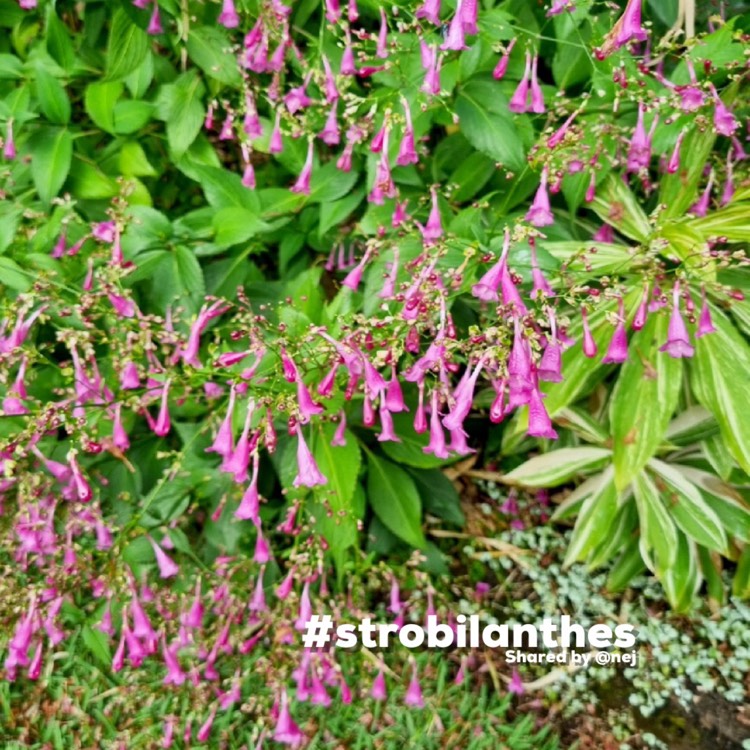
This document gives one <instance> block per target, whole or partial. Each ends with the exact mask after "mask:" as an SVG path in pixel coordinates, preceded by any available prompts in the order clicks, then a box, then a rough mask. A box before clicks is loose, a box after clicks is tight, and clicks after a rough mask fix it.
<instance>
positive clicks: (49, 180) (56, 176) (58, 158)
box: [30, 128, 73, 205]
mask: <svg viewBox="0 0 750 750" xmlns="http://www.w3.org/2000/svg"><path fill="white" fill-rule="evenodd" d="M30 141H31V148H32V149H33V153H34V158H33V159H32V161H31V176H32V177H33V179H34V185H35V186H36V189H37V192H38V193H39V197H40V198H41V199H42V203H44V204H45V205H49V204H50V202H51V201H52V199H53V198H54V197H55V196H56V195H57V194H58V193H59V192H60V188H61V187H62V186H63V183H64V182H65V180H66V178H67V176H68V172H70V163H71V160H72V158H73V136H71V134H70V133H69V132H68V131H67V130H63V129H62V128H40V129H39V130H37V131H36V132H35V133H34V134H33V135H32V136H31V139H30Z"/></svg>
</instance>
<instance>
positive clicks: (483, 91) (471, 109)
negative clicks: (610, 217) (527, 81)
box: [456, 78, 525, 172]
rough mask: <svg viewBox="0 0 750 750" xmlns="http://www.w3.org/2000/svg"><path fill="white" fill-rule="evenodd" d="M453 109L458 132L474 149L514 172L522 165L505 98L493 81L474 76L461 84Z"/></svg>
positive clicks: (522, 151) (521, 147)
mask: <svg viewBox="0 0 750 750" xmlns="http://www.w3.org/2000/svg"><path fill="white" fill-rule="evenodd" d="M456 112H457V114H458V117H459V120H460V123H461V124H460V127H461V132H462V133H463V134H464V135H465V136H466V138H467V139H468V140H469V142H470V143H471V145H472V146H474V148H476V149H477V150H478V151H481V152H482V153H483V154H486V155H487V156H490V157H491V158H493V159H494V160H495V161H496V162H499V163H501V164H502V165H503V166H504V167H505V168H506V169H510V170H511V171H514V172H518V171H520V170H521V169H522V168H523V166H524V164H525V154H524V148H523V144H522V142H521V139H520V137H519V135H518V129H517V128H516V127H515V126H514V122H513V114H512V113H511V111H510V110H509V109H508V99H507V98H506V97H505V95H504V94H503V93H502V91H501V90H500V89H499V88H498V85H497V82H496V81H492V80H485V79H480V78H477V79H473V80H470V81H468V82H467V83H466V84H465V85H463V86H461V88H460V91H459V94H458V97H457V98H456Z"/></svg>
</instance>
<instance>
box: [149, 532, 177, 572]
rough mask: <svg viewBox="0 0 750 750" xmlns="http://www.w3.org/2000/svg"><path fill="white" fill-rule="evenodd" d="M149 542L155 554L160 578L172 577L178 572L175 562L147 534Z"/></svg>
mask: <svg viewBox="0 0 750 750" xmlns="http://www.w3.org/2000/svg"><path fill="white" fill-rule="evenodd" d="M148 540H149V542H151V547H152V548H153V550H154V555H155V556H156V564H157V565H158V566H159V576H160V577H161V578H172V577H173V576H176V575H177V574H178V573H179V572H180V567H179V566H178V565H177V563H176V562H175V561H174V560H173V559H172V558H171V557H170V556H169V555H168V554H167V553H166V552H165V551H164V550H163V549H162V548H161V547H160V546H159V545H158V544H157V543H156V542H155V541H154V540H153V539H152V538H151V537H150V536H149V538H148Z"/></svg>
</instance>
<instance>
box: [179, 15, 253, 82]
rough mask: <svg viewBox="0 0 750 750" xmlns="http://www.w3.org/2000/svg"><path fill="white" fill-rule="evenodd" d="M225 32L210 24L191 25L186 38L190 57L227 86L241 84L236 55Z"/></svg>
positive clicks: (209, 74) (207, 73) (208, 73)
mask: <svg viewBox="0 0 750 750" xmlns="http://www.w3.org/2000/svg"><path fill="white" fill-rule="evenodd" d="M231 48H232V44H231V42H230V41H229V38H228V37H227V35H226V34H225V33H222V32H221V31H220V30H219V29H217V28H214V27H212V26H193V27H191V29H190V35H189V36H188V40H187V51H188V55H189V56H190V59H191V60H192V61H193V62H194V63H195V64H196V65H197V66H198V67H199V68H201V70H203V72H204V73H205V74H206V75H208V76H210V77H211V78H215V79H216V80H217V81H221V83H226V84H227V85H228V86H236V87H239V86H241V85H242V76H241V75H240V71H239V68H238V67H237V57H236V55H234V54H233V53H232V51H231Z"/></svg>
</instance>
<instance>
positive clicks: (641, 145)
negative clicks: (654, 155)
mask: <svg viewBox="0 0 750 750" xmlns="http://www.w3.org/2000/svg"><path fill="white" fill-rule="evenodd" d="M644 112H645V110H644V107H643V105H642V104H639V105H638V123H637V124H636V127H635V132H634V133H633V137H632V138H631V140H630V148H629V149H628V161H627V169H628V172H639V171H640V170H641V169H647V168H648V165H649V163H650V162H651V141H652V139H653V137H654V131H655V130H656V126H657V125H658V123H659V116H658V115H656V116H655V117H654V120H653V122H652V123H651V129H650V130H649V131H648V133H647V132H646V127H645V125H644V121H643V118H644Z"/></svg>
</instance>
